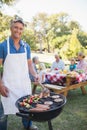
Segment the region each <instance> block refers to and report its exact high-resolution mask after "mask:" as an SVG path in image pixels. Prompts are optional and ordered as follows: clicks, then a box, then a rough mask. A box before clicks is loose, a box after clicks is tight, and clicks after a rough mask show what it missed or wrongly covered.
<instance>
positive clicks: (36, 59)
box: [29, 56, 39, 82]
mask: <svg viewBox="0 0 87 130" xmlns="http://www.w3.org/2000/svg"><path fill="white" fill-rule="evenodd" d="M32 64H33V67H34V70H35V72H37V70H38V69H37V66H36V65H37V64H39V58H38V57H37V56H34V57H33V58H32ZM29 76H30V80H31V82H34V81H35V78H34V76H33V75H32V74H31V73H29Z"/></svg>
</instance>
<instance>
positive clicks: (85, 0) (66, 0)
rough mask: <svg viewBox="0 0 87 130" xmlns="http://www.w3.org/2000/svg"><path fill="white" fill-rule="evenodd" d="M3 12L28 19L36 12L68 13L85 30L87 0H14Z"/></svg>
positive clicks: (86, 25) (86, 29)
mask: <svg viewBox="0 0 87 130" xmlns="http://www.w3.org/2000/svg"><path fill="white" fill-rule="evenodd" d="M4 12H5V13H7V14H9V15H11V16H13V15H14V14H19V16H20V17H22V18H23V19H24V20H26V21H30V20H31V19H32V18H33V16H35V15H36V14H37V13H41V12H45V13H47V14H54V13H60V12H65V13H68V14H69V16H70V18H71V19H72V20H75V21H78V22H79V23H80V25H81V26H82V29H83V30H84V31H86V32H87V16H86V13H87V0H16V3H15V4H14V6H12V7H9V8H7V7H5V9H4Z"/></svg>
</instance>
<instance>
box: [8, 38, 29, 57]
mask: <svg viewBox="0 0 87 130" xmlns="http://www.w3.org/2000/svg"><path fill="white" fill-rule="evenodd" d="M22 43H23V45H24V51H25V53H26V55H27V50H26V45H25V44H24V42H23V41H22ZM7 54H10V47H9V37H8V38H7Z"/></svg>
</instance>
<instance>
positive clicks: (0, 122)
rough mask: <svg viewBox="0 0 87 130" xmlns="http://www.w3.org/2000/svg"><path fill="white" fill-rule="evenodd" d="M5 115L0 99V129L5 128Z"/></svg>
mask: <svg viewBox="0 0 87 130" xmlns="http://www.w3.org/2000/svg"><path fill="white" fill-rule="evenodd" d="M7 117H8V116H7V115H4V110H3V106H2V103H1V101H0V130H7Z"/></svg>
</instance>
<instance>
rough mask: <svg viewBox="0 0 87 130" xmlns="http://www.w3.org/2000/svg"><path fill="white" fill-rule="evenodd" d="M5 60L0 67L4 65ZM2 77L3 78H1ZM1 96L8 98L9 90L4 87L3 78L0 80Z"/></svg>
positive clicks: (1, 60)
mask: <svg viewBox="0 0 87 130" xmlns="http://www.w3.org/2000/svg"><path fill="white" fill-rule="evenodd" d="M2 62H3V59H0V65H2ZM0 77H1V76H0ZM0 94H1V95H2V96H4V97H7V96H8V89H7V87H5V86H4V84H3V82H2V78H0Z"/></svg>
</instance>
